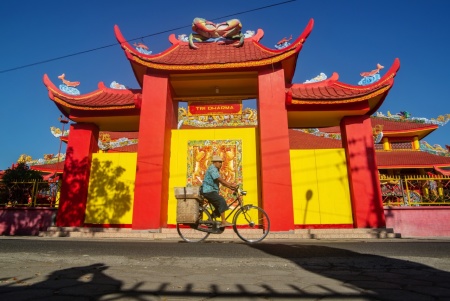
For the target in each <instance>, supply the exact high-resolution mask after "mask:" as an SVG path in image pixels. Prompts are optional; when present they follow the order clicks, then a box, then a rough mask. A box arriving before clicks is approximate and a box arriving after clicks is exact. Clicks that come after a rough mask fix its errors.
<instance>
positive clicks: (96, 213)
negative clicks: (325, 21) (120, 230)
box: [85, 153, 137, 224]
mask: <svg viewBox="0 0 450 301" xmlns="http://www.w3.org/2000/svg"><path fill="white" fill-rule="evenodd" d="M136 159H137V154H136V153H97V154H93V155H92V166H91V174H90V179H89V190H88V198H87V204H86V217H85V223H89V224H131V223H132V219H133V200H134V181H135V177H136Z"/></svg>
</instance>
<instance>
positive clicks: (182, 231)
mask: <svg viewBox="0 0 450 301" xmlns="http://www.w3.org/2000/svg"><path fill="white" fill-rule="evenodd" d="M204 221H209V222H211V224H204V223H202V222H204ZM208 226H209V227H208ZM211 226H212V217H211V214H210V213H209V212H208V211H207V210H205V209H203V208H200V217H199V221H198V222H197V223H194V224H187V223H177V232H178V234H179V235H180V237H181V238H182V239H183V240H184V241H186V242H201V241H204V240H205V239H206V238H207V237H208V236H209V234H210V233H209V232H207V231H208V230H210V228H211ZM202 230H203V231H202Z"/></svg>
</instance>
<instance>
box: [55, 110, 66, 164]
mask: <svg viewBox="0 0 450 301" xmlns="http://www.w3.org/2000/svg"><path fill="white" fill-rule="evenodd" d="M58 120H59V122H61V123H62V132H61V136H60V137H59V150H58V162H57V163H56V168H58V167H59V159H60V157H61V146H62V139H61V138H62V137H63V136H64V126H65V125H66V124H67V123H69V119H65V118H63V117H62V115H60V116H59V118H58Z"/></svg>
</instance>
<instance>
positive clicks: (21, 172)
mask: <svg viewBox="0 0 450 301" xmlns="http://www.w3.org/2000/svg"><path fill="white" fill-rule="evenodd" d="M36 180H37V181H42V180H43V178H42V175H41V173H40V172H39V171H36V170H32V169H30V167H29V166H28V165H27V164H25V163H18V164H17V165H16V166H15V167H13V168H8V169H7V170H5V174H4V175H3V182H4V183H5V185H6V186H9V185H11V183H12V182H30V181H36Z"/></svg>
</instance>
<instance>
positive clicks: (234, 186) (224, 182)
mask: <svg viewBox="0 0 450 301" xmlns="http://www.w3.org/2000/svg"><path fill="white" fill-rule="evenodd" d="M217 180H218V181H219V183H220V184H222V185H223V186H225V187H228V188H230V189H233V190H235V189H236V188H237V187H238V185H237V184H235V183H230V182H227V181H225V180H224V179H222V177H218V178H217Z"/></svg>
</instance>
